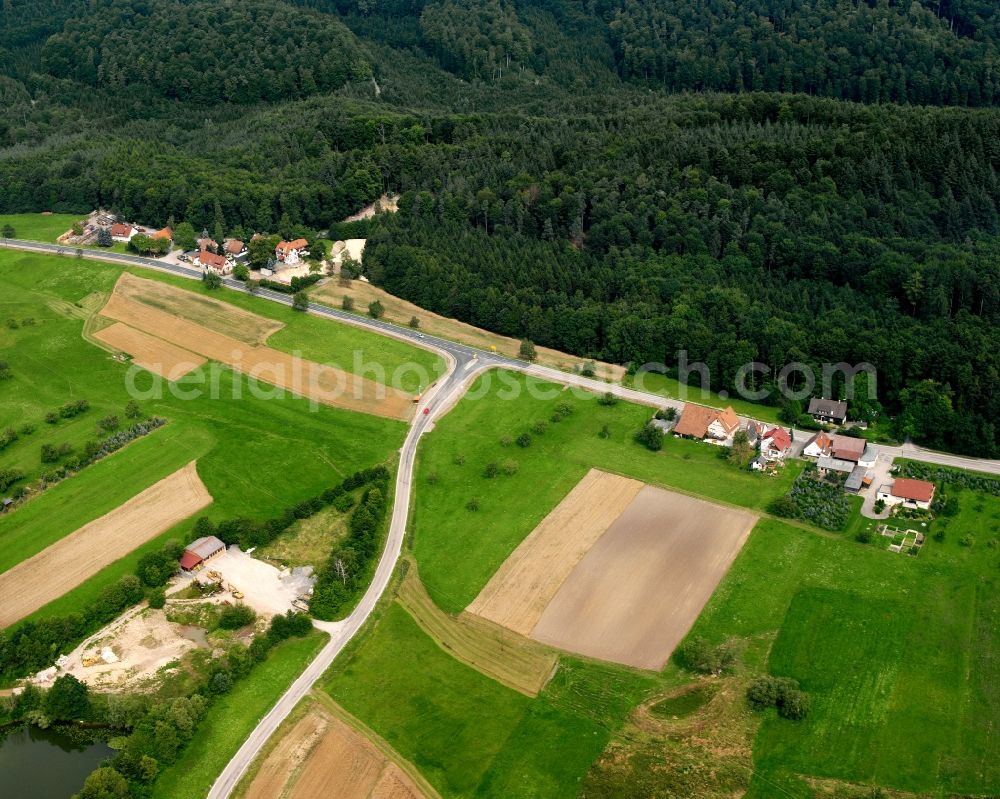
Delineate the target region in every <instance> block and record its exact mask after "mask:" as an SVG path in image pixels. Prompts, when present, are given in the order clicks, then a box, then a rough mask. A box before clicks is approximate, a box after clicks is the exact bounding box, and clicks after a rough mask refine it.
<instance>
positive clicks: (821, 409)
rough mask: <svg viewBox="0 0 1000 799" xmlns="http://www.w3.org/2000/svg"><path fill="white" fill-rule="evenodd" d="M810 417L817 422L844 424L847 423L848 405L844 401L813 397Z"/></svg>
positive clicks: (810, 401) (810, 404)
mask: <svg viewBox="0 0 1000 799" xmlns="http://www.w3.org/2000/svg"><path fill="white" fill-rule="evenodd" d="M809 415H810V416H812V418H813V419H815V420H816V421H817V422H830V423H832V424H843V423H844V422H845V421H847V403H846V402H844V401H843V400H831V399H822V398H820V397H813V398H812V399H811V400H809Z"/></svg>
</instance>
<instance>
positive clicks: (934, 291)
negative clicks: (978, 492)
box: [0, 0, 1000, 455]
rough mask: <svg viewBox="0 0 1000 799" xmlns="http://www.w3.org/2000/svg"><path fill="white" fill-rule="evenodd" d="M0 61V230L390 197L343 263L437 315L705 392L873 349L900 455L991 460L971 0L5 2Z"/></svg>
mask: <svg viewBox="0 0 1000 799" xmlns="http://www.w3.org/2000/svg"><path fill="white" fill-rule="evenodd" d="M0 46H2V49H0V100H2V101H3V108H2V110H0V185H2V186H3V188H4V191H3V192H2V193H0V212H2V211H10V212H15V211H36V210H45V209H48V210H57V211H59V210H65V211H86V210H89V209H91V208H93V207H96V206H105V207H110V208H113V209H114V210H116V211H117V212H119V213H120V214H122V215H123V216H125V217H128V218H130V219H135V220H136V221H141V222H145V223H149V224H155V225H160V224H163V223H165V222H166V221H167V220H168V219H170V218H173V219H174V220H177V221H179V220H181V219H187V220H189V221H191V222H192V223H193V224H194V225H195V227H196V228H200V227H203V226H208V227H210V228H213V229H214V225H215V223H216V222H217V221H218V222H221V224H222V225H223V226H224V227H225V228H227V229H228V230H237V229H238V230H242V231H251V230H260V231H274V230H280V229H283V228H285V227H288V226H289V225H306V226H308V227H311V228H314V229H317V230H324V229H326V228H327V227H328V226H329V225H330V224H331V223H333V222H336V221H337V220H339V219H342V218H343V217H345V216H346V215H348V214H350V213H352V212H353V211H355V210H357V209H358V208H359V207H360V206H362V205H365V204H367V203H369V202H371V201H373V200H374V199H376V198H377V197H378V196H379V195H381V194H382V193H383V192H385V191H392V192H399V193H401V194H402V202H401V205H400V209H401V210H400V212H399V213H398V214H396V215H393V216H382V217H379V218H377V219H376V220H375V221H374V222H373V223H371V225H370V230H369V237H370V242H369V247H368V250H367V252H366V259H365V260H366V263H365V268H366V270H367V272H368V274H369V276H370V277H371V278H372V279H373V280H374V281H375V282H376V283H378V284H380V285H383V286H385V287H386V288H387V289H389V290H390V291H393V292H394V293H397V294H400V295H401V296H404V297H406V298H408V299H411V300H413V301H415V302H418V303H419V304H421V305H423V306H425V307H427V308H430V309H432V310H435V311H438V312H441V313H445V314H449V315H452V316H456V317H458V318H460V319H463V320H467V321H470V322H473V323H475V324H477V325H481V326H484V327H488V328H490V329H493V330H496V331H499V332H502V333H505V334H508V335H512V336H519V337H528V338H530V339H532V340H533V341H535V342H536V343H538V344H545V345H549V346H553V347H557V348H560V349H563V350H566V351H569V352H572V353H575V354H578V355H580V356H581V358H583V357H598V358H603V359H607V360H612V361H616V362H620V363H625V362H633V363H644V362H649V361H654V362H665V363H667V364H673V363H675V362H676V353H677V352H678V351H680V350H685V351H687V352H688V357H689V359H690V360H692V361H704V362H705V363H707V364H709V366H710V367H711V375H712V383H713V387H714V388H716V389H731V388H732V383H733V378H734V375H735V373H736V370H737V368H738V367H739V366H740V365H741V364H743V363H746V362H747V361H751V360H757V361H761V362H763V363H765V364H767V365H768V366H769V367H771V368H772V369H773V370H774V371H777V369H779V368H780V367H781V366H782V365H783V364H785V363H787V362H789V361H804V362H807V363H822V362H838V361H849V362H852V363H857V362H861V361H867V362H870V363H873V364H875V365H876V366H877V367H878V370H879V399H880V401H881V403H882V404H883V405H884V407H885V409H886V411H887V412H888V413H890V414H892V415H894V416H896V417H897V418H898V426H897V427H898V432H899V434H901V435H911V436H913V437H914V438H916V439H917V440H920V441H923V442H925V443H927V444H930V445H932V446H939V447H949V448H952V449H957V450H961V451H965V452H971V453H976V454H984V455H996V454H997V453H998V452H1000V437H998V428H997V426H996V423H995V420H996V419H997V418H998V416H1000V333H998V330H1000V324H998V322H1000V242H998V238H997V236H998V221H1000V209H998V202H1000V185H998V177H997V171H998V169H1000V112H998V111H997V110H995V109H994V108H992V107H991V106H992V105H993V104H994V103H995V102H996V99H997V93H998V92H1000V8H998V7H997V6H996V5H995V4H993V3H990V2H986V0H907V2H902V0H899V1H897V0H878V1H877V2H876V0H871V2H865V0H858V1H857V2H854V1H853V0H741V1H740V2H736V0H695V1H693V2H692V1H688V2H680V0H676V1H675V0H659V1H658V2H653V1H652V0H587V1H586V2H574V1H573V0H537V1H536V2H518V1H509V0H470V1H469V2H458V1H457V0H433V1H432V2H424V0H294V1H292V0H290V1H289V2H282V1H281V0H249V2H239V3H238V2H234V1H233V0H227V1H225V2H209V0H91V1H89V2H82V1H81V0H47V2H30V1H29V0H5V1H4V3H3V7H2V14H0ZM861 410H862V409H861V408H858V411H859V413H860V412H861Z"/></svg>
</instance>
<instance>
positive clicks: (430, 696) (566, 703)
mask: <svg viewBox="0 0 1000 799" xmlns="http://www.w3.org/2000/svg"><path fill="white" fill-rule="evenodd" d="M659 682H660V681H659V680H658V679H657V678H656V677H655V676H652V675H648V674H641V673H639V672H633V671H630V670H628V669H621V668H618V667H615V666H609V665H603V664H596V663H584V662H582V661H578V660H575V659H564V661H563V663H562V665H561V666H560V669H559V671H558V673H557V674H556V676H555V678H554V679H553V680H552V682H550V684H549V685H548V687H547V688H546V689H545V690H544V691H543V692H542V693H541V694H539V695H538V696H537V697H536V698H534V699H529V698H528V697H526V696H524V695H522V694H520V693H518V692H516V691H513V690H511V689H509V688H506V687H505V686H502V685H500V684H499V683H497V682H494V681H493V680H491V679H489V678H488V677H485V676H483V675H482V674H480V673H479V672H478V671H476V670H475V669H472V668H470V667H469V666H466V665H464V664H462V663H460V662H459V661H457V660H455V659H454V658H452V657H451V656H450V655H448V654H447V653H446V652H445V651H444V650H443V649H441V648H440V647H439V646H438V645H437V644H436V643H435V642H434V641H433V639H431V638H429V637H428V636H427V635H426V634H425V633H424V632H423V631H422V630H421V629H420V628H419V627H418V626H417V624H416V622H414V621H413V619H412V618H410V616H409V614H407V612H406V611H405V610H404V609H403V608H402V607H401V606H400V605H398V604H396V603H391V604H389V605H388V606H387V607H386V609H385V611H384V613H383V614H382V615H381V617H380V619H379V620H378V622H377V624H375V626H374V627H373V628H369V630H368V631H367V632H366V633H365V634H364V635H363V637H362V638H360V639H359V640H358V641H356V642H355V643H353V644H352V646H351V648H350V650H349V651H348V652H347V653H345V654H344V655H343V656H341V657H340V658H338V660H337V661H336V662H335V663H334V665H333V667H332V668H331V670H330V672H329V673H328V675H327V677H326V681H325V683H324V686H323V687H324V688H325V690H326V691H327V693H328V694H329V695H330V696H331V697H333V699H335V700H336V701H337V702H339V703H340V704H341V705H343V706H344V707H345V708H346V709H347V710H348V711H350V712H351V713H353V714H354V715H356V716H358V717H359V718H361V719H362V720H364V722H365V724H367V725H368V726H370V727H371V728H372V729H374V730H375V731H376V732H377V733H378V734H379V735H381V736H382V737H383V738H385V739H386V740H387V741H388V742H389V743H390V744H392V746H393V747H394V748H395V749H396V750H397V751H399V752H400V754H402V755H403V756H404V757H406V758H407V759H408V760H410V761H411V762H412V763H413V764H414V765H415V766H416V767H417V768H418V769H419V770H420V772H421V773H422V774H423V775H424V776H425V777H426V778H427V779H428V780H429V781H430V782H431V784H432V785H434V787H435V788H437V790H438V791H440V793H441V795H442V796H445V797H468V796H476V797H496V799H501V797H513V796H518V797H520V796H535V797H566V799H569V798H570V797H574V796H576V795H577V793H578V791H579V783H580V780H581V779H582V777H583V776H584V775H585V774H586V772H587V769H588V768H589V766H590V764H591V763H592V762H593V761H594V759H596V758H597V757H598V755H599V754H600V752H601V750H602V749H603V748H604V746H605V745H606V744H607V742H608V740H609V737H610V732H611V730H613V729H615V728H617V727H618V726H619V725H620V723H621V720H622V718H623V717H624V715H625V714H626V713H627V712H628V710H629V709H630V708H631V707H632V706H633V705H634V704H635V703H636V702H638V701H639V700H640V699H641V697H642V696H644V695H645V694H646V693H648V692H649V690H650V689H651V688H652V687H654V686H655V685H657V684H658V683H659Z"/></svg>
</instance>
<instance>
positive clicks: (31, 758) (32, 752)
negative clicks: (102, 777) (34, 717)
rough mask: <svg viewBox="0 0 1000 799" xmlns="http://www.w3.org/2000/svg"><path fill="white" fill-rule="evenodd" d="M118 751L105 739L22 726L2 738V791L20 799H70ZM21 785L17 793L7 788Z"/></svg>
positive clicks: (0, 759) (0, 757)
mask: <svg viewBox="0 0 1000 799" xmlns="http://www.w3.org/2000/svg"><path fill="white" fill-rule="evenodd" d="M113 754H114V752H113V751H112V750H111V748H110V747H109V746H108V745H107V744H106V743H104V742H103V741H96V742H93V743H88V742H83V741H78V740H76V739H75V738H74V737H73V736H71V735H68V734H67V733H65V732H60V731H59V730H57V729H48V730H41V729H38V728H37V727H22V728H20V729H17V730H14V731H13V732H9V733H7V734H6V735H4V737H2V738H0V794H2V795H4V796H11V797H13V796H17V799H70V797H71V796H72V795H73V794H75V793H77V792H78V791H79V790H80V789H81V788H82V787H83V781H84V780H85V779H86V778H87V775H88V774H90V772H92V771H93V770H94V769H95V768H97V767H98V766H99V765H101V763H102V762H103V761H104V760H106V759H107V758H109V757H111V756H112V755H113ZM12 786H17V791H16V793H11V794H8V793H7V790H8V789H10V788H11V787H12Z"/></svg>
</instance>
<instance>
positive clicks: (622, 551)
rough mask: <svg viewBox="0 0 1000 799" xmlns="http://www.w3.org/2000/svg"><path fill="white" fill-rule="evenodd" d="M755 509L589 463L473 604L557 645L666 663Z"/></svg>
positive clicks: (643, 663) (604, 656)
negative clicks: (725, 503) (732, 505)
mask: <svg viewBox="0 0 1000 799" xmlns="http://www.w3.org/2000/svg"><path fill="white" fill-rule="evenodd" d="M756 521H757V517H756V515H754V514H753V513H750V512H748V511H744V510H740V509H737V508H729V507H725V506H722V505H716V504H715V503H712V502H707V501H705V500H701V499H695V498H693V497H689V496H687V495H685V494H677V493H674V492H672V491H666V490H664V489H661V488H655V487H653V486H647V485H644V484H643V483H640V482H638V481H637V480H630V479H628V478H625V477H618V476H615V475H611V474H606V473H604V472H599V471H597V470H594V469H592V470H591V471H590V472H588V473H587V475H586V476H585V477H584V478H583V479H582V480H581V481H580V482H579V483H578V484H577V485H576V486H575V487H574V488H573V490H572V491H570V492H569V494H567V495H566V497H565V499H563V501H562V502H560V503H559V504H558V505H557V506H556V507H555V508H554V509H553V510H552V512H551V513H549V515H548V516H546V517H545V518H544V519H543V520H542V522H541V523H540V524H539V525H538V527H536V528H535V529H534V530H533V531H532V532H531V534H530V535H529V536H528V537H527V538H525V539H524V541H522V542H521V545H520V546H519V547H518V548H517V549H516V550H514V552H513V553H512V554H511V556H510V557H509V558H508V559H507V560H506V561H505V562H504V563H503V565H502V566H501V567H500V568H499V569H498V570H497V572H496V574H494V575H493V578H492V579H491V580H490V581H489V583H487V585H486V587H485V588H483V590H482V591H481V592H480V594H479V596H477V597H476V598H475V600H474V601H473V602H472V604H470V605H469V607H468V608H467V611H468V612H469V613H474V614H476V615H478V616H481V617H483V618H486V619H489V620H490V621H492V622H495V623H496V624H500V625H502V626H504V627H507V628H508V629H510V630H514V631H515V632H517V633H520V634H521V635H525V636H529V637H531V638H533V639H534V640H536V641H539V642H541V643H544V644H549V645H551V646H555V647H558V648H560V649H565V650H568V651H570V652H577V653H579V654H582V655H587V656H590V657H594V658H599V659H601V660H609V661H613V662H616V663H624V664H626V665H629V666H635V667H637V668H646V669H660V668H662V667H663V665H664V664H665V663H666V661H667V658H668V657H670V654H671V652H673V650H674V648H675V647H676V646H677V644H678V643H680V641H681V639H682V638H683V637H684V636H685V635H686V634H687V632H688V630H690V629H691V625H692V624H694V621H695V619H697V618H698V614H699V613H701V609H702V608H703V607H704V606H705V603H706V602H707V601H708V598H709V597H710V596H711V595H712V592H713V591H714V590H715V587H716V586H717V585H718V584H719V581H720V580H721V579H722V577H723V576H724V575H725V573H726V571H727V570H728V569H729V566H730V564H731V563H732V562H733V559H734V558H735V557H736V555H737V554H738V553H739V551H740V549H741V548H742V546H743V544H744V542H745V541H746V539H747V536H748V535H749V534H750V530H751V529H752V528H753V526H754V524H755V523H756Z"/></svg>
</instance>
